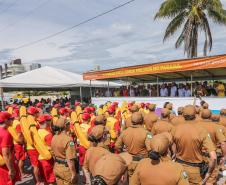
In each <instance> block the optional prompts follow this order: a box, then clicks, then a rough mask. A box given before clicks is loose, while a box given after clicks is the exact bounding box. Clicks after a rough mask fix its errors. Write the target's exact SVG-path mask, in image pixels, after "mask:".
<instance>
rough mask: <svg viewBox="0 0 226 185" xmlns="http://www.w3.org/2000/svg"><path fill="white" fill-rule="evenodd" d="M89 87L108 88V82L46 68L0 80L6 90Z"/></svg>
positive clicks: (111, 83)
mask: <svg viewBox="0 0 226 185" xmlns="http://www.w3.org/2000/svg"><path fill="white" fill-rule="evenodd" d="M90 86H91V87H108V82H106V81H90V80H83V77H82V75H80V74H76V73H72V72H68V71H64V70H61V69H57V68H53V67H48V66H46V67H42V68H39V69H35V70H32V71H28V72H25V73H22V74H19V75H15V76H13V77H10V78H6V79H3V80H0V87H3V88H7V89H8V88H10V89H11V88H14V89H34V88H38V89H58V88H62V89H71V88H73V87H90ZM119 86H121V85H120V84H117V83H113V82H110V83H109V87H119Z"/></svg>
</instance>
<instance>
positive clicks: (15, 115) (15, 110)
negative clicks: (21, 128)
mask: <svg viewBox="0 0 226 185" xmlns="http://www.w3.org/2000/svg"><path fill="white" fill-rule="evenodd" d="M19 115H20V110H19V109H14V110H13V114H12V117H14V118H15V117H19Z"/></svg>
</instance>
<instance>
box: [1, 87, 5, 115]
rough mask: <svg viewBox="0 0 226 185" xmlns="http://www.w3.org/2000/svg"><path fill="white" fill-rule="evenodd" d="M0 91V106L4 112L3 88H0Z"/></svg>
mask: <svg viewBox="0 0 226 185" xmlns="http://www.w3.org/2000/svg"><path fill="white" fill-rule="evenodd" d="M0 91H1V99H2V101H1V104H2V110H3V111H4V110H5V106H4V96H3V87H1V88H0Z"/></svg>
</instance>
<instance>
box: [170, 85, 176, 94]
mask: <svg viewBox="0 0 226 185" xmlns="http://www.w3.org/2000/svg"><path fill="white" fill-rule="evenodd" d="M170 96H171V97H175V96H177V86H176V83H172V86H171V88H170Z"/></svg>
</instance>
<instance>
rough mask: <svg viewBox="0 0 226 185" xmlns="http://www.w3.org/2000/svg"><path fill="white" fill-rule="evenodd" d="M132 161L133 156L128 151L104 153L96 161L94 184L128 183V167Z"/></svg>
mask: <svg viewBox="0 0 226 185" xmlns="http://www.w3.org/2000/svg"><path fill="white" fill-rule="evenodd" d="M131 161H132V156H131V155H130V154H128V153H126V152H125V153H121V154H119V155H117V154H111V153H110V154H107V155H104V156H103V157H101V158H100V159H99V160H98V161H97V162H96V165H95V167H94V178H93V179H92V185H115V184H126V182H127V178H126V177H127V167H128V165H130V163H131ZM122 177H123V178H122Z"/></svg>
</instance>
